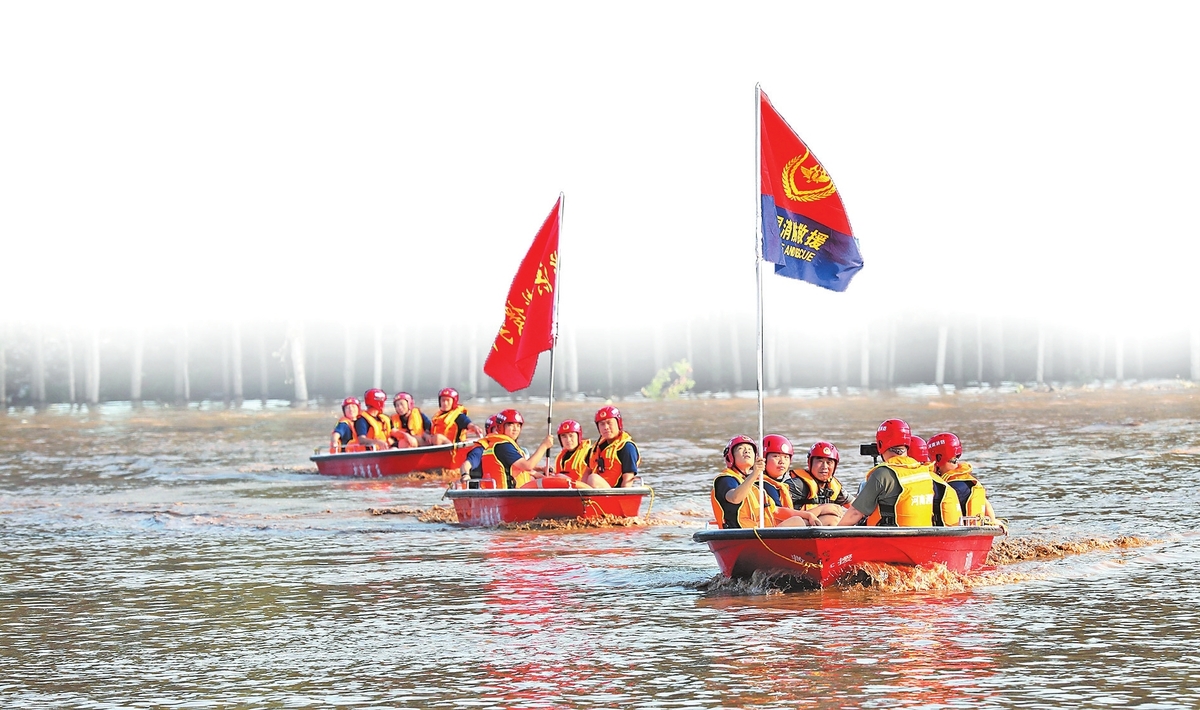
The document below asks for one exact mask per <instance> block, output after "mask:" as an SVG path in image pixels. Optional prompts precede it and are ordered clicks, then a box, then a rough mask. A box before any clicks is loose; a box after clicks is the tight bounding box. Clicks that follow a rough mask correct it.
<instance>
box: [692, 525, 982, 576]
mask: <svg viewBox="0 0 1200 710" xmlns="http://www.w3.org/2000/svg"><path fill="white" fill-rule="evenodd" d="M1004 534H1005V533H1004V531H1003V530H1002V529H1000V528H999V527H996V526H990V525H985V526H964V527H953V528H932V527H931V528H903V527H866V526H853V527H837V526H829V527H811V528H760V529H757V530H754V529H748V530H701V531H700V532H698V533H696V534H694V535H692V539H693V540H695V541H696V542H704V543H708V549H710V550H712V553H713V554H714V555H716V558H717V565H718V566H719V567H720V568H721V572H722V573H723V574H724V575H725V576H726V577H749V576H751V575H752V574H754V573H755V572H757V571H760V570H761V571H764V572H786V573H789V574H791V575H793V576H796V577H800V578H803V579H805V580H807V581H809V582H811V583H812V584H813V585H815V586H818V587H827V586H829V585H831V584H834V583H835V582H837V581H838V580H839V579H840V578H842V577H843V576H844V575H846V574H848V573H849V572H851V571H852V570H853V569H854V568H855V567H857V566H858V565H861V564H862V563H864V562H882V563H886V564H892V565H913V566H922V567H924V566H929V565H932V564H935V563H941V564H944V565H946V567H947V568H948V569H950V570H951V571H953V572H971V571H973V570H977V569H979V568H980V567H982V566H983V564H984V561H985V560H986V559H987V554H988V552H989V551H990V550H991V549H992V540H993V538H995V537H996V536H997V535H1004Z"/></svg>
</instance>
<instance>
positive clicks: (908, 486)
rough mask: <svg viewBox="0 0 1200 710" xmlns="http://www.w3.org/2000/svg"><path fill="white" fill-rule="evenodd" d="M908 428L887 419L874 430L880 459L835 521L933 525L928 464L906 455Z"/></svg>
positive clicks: (919, 525)
mask: <svg viewBox="0 0 1200 710" xmlns="http://www.w3.org/2000/svg"><path fill="white" fill-rule="evenodd" d="M911 433H912V432H911V431H910V430H909V428H908V424H907V423H905V422H904V421H902V420H900V419H888V420H887V421H885V422H883V423H882V424H880V425H879V430H878V431H876V432H875V445H876V446H877V447H878V448H879V455H880V457H882V458H883V463H881V464H879V465H878V466H875V467H874V468H872V469H871V471H870V472H869V473H868V474H867V483H866V485H864V486H863V488H862V491H861V492H860V493H859V495H858V496H857V497H856V498H855V499H854V502H853V503H852V504H851V507H850V508H849V509H847V510H846V513H845V515H843V516H842V519H841V521H839V522H838V525H857V524H858V522H859V521H860V520H862V519H863V518H866V519H867V524H868V525H882V526H900V527H929V526H932V525H933V494H934V484H933V477H932V476H930V472H929V467H928V466H926V465H924V464H919V463H917V462H916V461H914V460H913V459H911V458H909V456H908V437H909V435H910V434H911Z"/></svg>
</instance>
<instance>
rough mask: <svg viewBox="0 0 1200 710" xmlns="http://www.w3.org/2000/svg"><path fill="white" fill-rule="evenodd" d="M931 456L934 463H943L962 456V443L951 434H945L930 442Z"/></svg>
mask: <svg viewBox="0 0 1200 710" xmlns="http://www.w3.org/2000/svg"><path fill="white" fill-rule="evenodd" d="M929 456H930V458H932V459H933V461H934V463H942V462H943V461H949V460H951V459H954V458H957V457H959V456H962V442H961V441H959V440H958V437H957V436H955V435H953V434H951V433H950V432H948V431H947V432H943V433H941V434H938V435H937V436H935V437H933V438H932V439H930V440H929Z"/></svg>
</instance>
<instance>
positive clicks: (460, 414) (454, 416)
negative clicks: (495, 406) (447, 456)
mask: <svg viewBox="0 0 1200 710" xmlns="http://www.w3.org/2000/svg"><path fill="white" fill-rule="evenodd" d="M429 430H430V432H432V433H433V438H434V441H433V443H435V444H454V443H458V442H460V441H466V440H467V434H468V433H470V434H474V435H475V436H484V432H483V430H481V429H480V428H479V425H478V424H472V423H471V419H470V417H468V416H467V408H466V407H464V406H462V405H460V404H459V403H458V390H456V389H454V388H453V387H447V388H445V389H443V390H442V391H441V392H439V393H438V413H437V414H435V415H433V420H432V421H431V422H430V426H429Z"/></svg>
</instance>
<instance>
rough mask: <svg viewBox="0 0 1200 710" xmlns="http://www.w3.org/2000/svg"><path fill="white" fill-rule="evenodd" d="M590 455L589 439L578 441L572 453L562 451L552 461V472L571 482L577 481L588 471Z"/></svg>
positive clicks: (590, 444) (590, 441) (590, 443)
mask: <svg viewBox="0 0 1200 710" xmlns="http://www.w3.org/2000/svg"><path fill="white" fill-rule="evenodd" d="M591 453H592V440H591V439H584V440H583V441H580V442H579V446H577V447H575V450H574V451H567V450H566V449H563V450H562V451H560V452H558V458H557V459H555V460H554V471H555V472H556V473H558V474H559V475H562V476H566V477H567V478H569V479H571V480H572V481H579V480H581V479H582V478H583V476H584V474H586V473H587V471H588V455H589V454H591Z"/></svg>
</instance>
